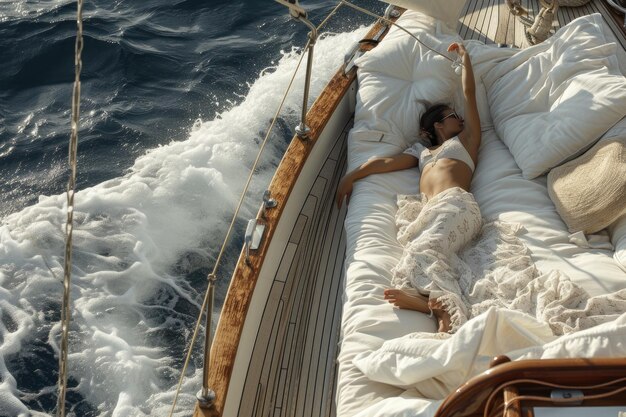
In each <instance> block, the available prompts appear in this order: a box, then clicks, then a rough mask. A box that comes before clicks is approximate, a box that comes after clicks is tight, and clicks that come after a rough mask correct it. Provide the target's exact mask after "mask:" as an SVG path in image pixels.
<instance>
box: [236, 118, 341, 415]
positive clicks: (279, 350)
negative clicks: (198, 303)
mask: <svg viewBox="0 0 626 417" xmlns="http://www.w3.org/2000/svg"><path fill="white" fill-rule="evenodd" d="M351 126H352V123H351V122H350V123H349V124H348V125H346V126H345V129H344V131H343V132H342V133H341V135H340V136H339V137H338V138H337V141H336V145H335V147H334V149H333V151H332V152H331V155H330V156H329V158H328V159H327V160H326V163H325V164H324V166H323V168H322V170H321V171H320V173H319V175H318V177H317V179H316V181H315V183H314V184H313V186H312V187H311V190H310V192H309V195H308V198H307V199H306V202H305V204H304V207H303V209H302V211H301V212H300V214H299V216H298V220H297V223H296V227H295V228H294V230H293V233H292V234H291V236H290V238H289V243H288V245H287V247H286V249H285V251H284V254H283V256H282V259H281V262H280V266H279V269H278V273H277V275H276V279H275V281H274V284H273V285H272V289H271V291H270V294H271V295H270V298H269V300H268V303H267V305H266V307H265V311H263V320H262V323H263V325H262V327H261V328H260V330H259V334H258V337H257V340H256V343H255V348H254V352H253V356H252V361H251V366H250V369H249V371H248V375H247V378H246V383H245V387H244V398H250V399H252V398H254V401H252V400H248V401H244V402H242V403H241V405H240V408H239V412H238V413H237V415H238V416H240V417H253V416H256V417H261V416H273V417H290V416H332V415H334V408H333V400H334V386H335V379H336V377H335V371H336V369H335V368H336V366H335V358H336V357H337V352H336V351H337V346H338V342H339V340H338V337H339V323H340V320H341V292H342V291H341V290H342V286H341V276H342V271H343V260H344V254H345V242H344V237H343V233H342V231H343V219H344V217H345V212H344V211H341V212H339V211H338V210H337V209H336V206H335V204H334V195H335V190H336V188H337V183H338V182H339V179H340V178H341V175H342V174H343V172H344V170H345V167H344V164H345V161H346V157H345V152H346V146H345V144H346V136H347V134H348V130H349V129H350V128H351ZM329 329H330V331H329ZM278 364H279V365H278ZM277 365H278V366H277Z"/></svg>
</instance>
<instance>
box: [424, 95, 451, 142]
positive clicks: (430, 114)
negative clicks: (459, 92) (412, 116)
mask: <svg viewBox="0 0 626 417" xmlns="http://www.w3.org/2000/svg"><path fill="white" fill-rule="evenodd" d="M449 108H450V106H448V105H447V104H443V103H441V104H435V105H433V106H430V107H429V108H428V110H426V111H425V112H424V114H422V117H421V118H420V129H421V131H422V133H423V134H424V135H425V136H427V137H428V139H430V143H431V144H432V145H439V139H438V138H437V132H435V123H437V122H439V121H441V119H442V118H443V112H444V110H447V109H449Z"/></svg>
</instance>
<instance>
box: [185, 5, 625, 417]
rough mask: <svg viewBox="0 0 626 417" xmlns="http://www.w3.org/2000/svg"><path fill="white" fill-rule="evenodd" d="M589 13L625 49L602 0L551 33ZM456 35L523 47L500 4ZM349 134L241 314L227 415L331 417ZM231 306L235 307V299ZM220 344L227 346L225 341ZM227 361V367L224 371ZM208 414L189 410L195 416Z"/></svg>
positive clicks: (563, 17)
mask: <svg viewBox="0 0 626 417" xmlns="http://www.w3.org/2000/svg"><path fill="white" fill-rule="evenodd" d="M523 5H524V7H526V8H527V9H528V10H529V12H530V14H531V16H532V15H534V14H535V13H537V12H538V11H539V7H538V2H537V1H536V0H523ZM596 12H600V13H602V14H603V15H604V16H606V17H607V21H609V24H610V25H611V28H612V30H613V31H614V33H615V35H616V37H617V38H618V40H619V42H620V43H621V44H622V46H623V47H624V48H626V35H625V32H624V30H623V29H622V28H621V25H620V23H619V22H620V19H622V18H621V17H619V16H618V18H615V19H614V18H613V17H612V16H611V13H610V11H609V9H608V6H607V5H606V4H605V3H604V0H593V1H591V2H590V3H588V4H587V5H585V6H582V7H578V8H568V7H561V8H560V9H559V11H558V19H557V20H556V21H555V22H554V29H557V28H558V27H560V26H562V25H565V24H567V23H568V22H570V21H571V20H573V19H575V18H578V17H580V16H582V15H586V14H590V13H596ZM457 29H458V32H459V33H460V35H461V36H462V37H463V38H465V39H478V40H480V41H483V42H485V43H492V44H493V43H495V44H503V45H511V46H516V47H522V48H523V47H526V46H528V43H527V41H526V37H525V34H524V25H523V24H522V23H521V21H520V20H519V19H518V18H517V17H515V16H513V15H511V14H510V13H509V10H508V8H507V7H506V5H505V4H504V0H468V2H467V4H466V6H465V9H464V12H463V17H462V18H461V19H460V20H459V25H458V28H457ZM350 127H351V122H350V123H348V124H347V125H345V126H344V129H343V132H342V133H341V134H340V135H339V136H338V137H337V140H336V143H335V145H334V148H333V150H332V152H331V153H330V156H329V157H328V158H327V159H326V162H325V163H324V164H323V167H322V169H321V170H320V172H319V174H318V175H317V178H316V180H315V181H314V183H313V185H312V186H311V188H310V190H309V192H308V197H307V198H306V199H305V203H304V205H303V206H302V210H301V211H300V213H299V215H298V218H297V221H296V227H295V228H294V229H293V231H292V232H291V235H290V236H289V238H288V242H287V244H286V246H285V249H284V251H283V253H282V254H281V256H280V266H279V268H278V270H277V272H276V274H275V278H274V281H273V283H272V284H271V288H270V290H269V298H268V300H267V303H266V304H265V306H264V307H263V308H260V309H256V310H255V311H253V310H252V309H251V310H250V311H248V314H253V315H262V320H261V322H262V324H261V327H260V329H259V331H258V334H257V336H256V339H255V340H254V347H253V350H252V359H251V362H250V363H251V365H250V367H249V369H248V373H247V375H246V376H245V381H243V396H242V398H243V399H242V400H241V402H240V403H239V406H238V408H237V410H236V411H235V414H234V415H237V416H240V417H253V416H257V417H261V416H262V417H268V416H271V417H281V416H316V417H317V416H334V415H335V414H336V413H335V408H334V395H335V394H334V393H335V387H336V357H337V348H338V343H339V331H340V330H339V328H340V326H339V323H340V320H341V305H342V301H341V294H342V290H343V284H342V278H343V272H344V265H343V262H344V254H345V238H344V234H343V220H344V216H345V211H337V209H336V207H335V204H334V194H335V189H336V186H337V183H338V181H339V179H340V178H341V175H342V174H343V172H344V170H345V166H344V165H345V161H346V157H345V153H346V140H345V139H346V136H347V132H348V130H349V129H350ZM288 152H289V151H288ZM286 172H287V173H286V174H285V175H287V176H291V177H293V175H295V174H294V172H295V171H293V170H287V171H286ZM283 181H286V182H289V181H292V178H283ZM273 194H274V192H273ZM344 207H345V205H344ZM252 269H254V268H252ZM246 279H249V278H246V277H242V278H241V280H242V282H246V281H245V280H246ZM231 285H232V284H231ZM251 286H252V287H253V285H251ZM237 302H239V303H242V301H241V300H240V299H238V301H237ZM246 302H247V303H249V301H246ZM233 308H234V309H235V310H236V307H233ZM246 309H247V306H246ZM235 310H233V311H235ZM242 310H243V309H242ZM233 314H234V313H233ZM221 337H222V338H223V339H224V340H227V341H228V342H229V343H231V341H229V340H228V337H225V336H221ZM231 339H233V340H232V343H231V344H232V345H233V348H236V343H238V339H236V338H235V337H234V336H233V337H232V338H231ZM220 340H221V339H220ZM231 353H232V352H231ZM218 360H221V359H219V358H218V359H217V360H216V361H218ZM228 361H230V359H228V360H225V363H226V362H228ZM228 363H230V362H228ZM228 366H231V365H228ZM228 366H226V365H225V367H224V369H223V373H222V374H219V375H218V376H216V377H215V378H217V379H214V380H213V382H216V381H220V380H224V378H227V377H228V378H229V375H230V372H231V371H232V368H228ZM220 369H221V368H220ZM219 394H220V395H224V394H225V392H223V391H221V392H220V393H219ZM220 407H223V405H222V406H220ZM221 409H222V408H220V410H221ZM214 411H215V410H214ZM232 411H233V410H231V412H232ZM211 414H212V413H209V412H208V411H202V410H199V409H196V414H195V415H196V416H203V415H211ZM229 414H230V413H229Z"/></svg>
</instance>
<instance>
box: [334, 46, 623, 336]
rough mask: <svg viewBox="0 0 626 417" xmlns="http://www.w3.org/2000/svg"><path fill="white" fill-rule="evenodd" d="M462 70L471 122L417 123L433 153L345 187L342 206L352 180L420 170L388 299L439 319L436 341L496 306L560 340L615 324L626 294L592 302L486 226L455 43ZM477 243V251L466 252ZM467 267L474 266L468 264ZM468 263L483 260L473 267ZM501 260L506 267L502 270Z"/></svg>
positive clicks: (397, 159) (436, 113)
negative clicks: (529, 318)
mask: <svg viewBox="0 0 626 417" xmlns="http://www.w3.org/2000/svg"><path fill="white" fill-rule="evenodd" d="M448 51H455V52H456V53H457V54H458V55H459V56H460V58H461V60H462V63H463V67H462V68H463V70H462V76H461V77H462V88H463V96H464V100H465V119H463V118H462V117H460V116H459V115H458V114H457V113H456V112H455V111H454V110H453V109H452V108H450V107H448V106H447V105H441V104H440V105H435V106H433V107H431V108H429V109H428V110H427V111H426V112H425V113H424V115H423V116H422V118H421V120H420V126H421V130H422V134H423V135H425V136H427V137H428V139H429V140H430V141H431V143H432V144H433V146H432V147H430V148H426V147H424V146H423V145H421V144H419V143H416V144H415V145H413V146H412V147H411V148H409V149H407V150H406V151H404V152H403V153H401V154H398V155H394V156H390V157H379V158H374V159H371V160H369V161H367V162H365V163H364V164H363V165H361V166H360V167H358V168H357V169H355V170H354V171H352V172H350V173H348V174H346V176H345V177H344V178H342V180H341V182H340V183H339V187H338V190H337V204H338V206H341V203H342V202H343V200H344V198H347V199H348V202H349V198H350V194H351V192H352V188H353V184H354V182H355V181H357V180H359V179H361V178H364V177H366V176H368V175H371V174H379V173H385V172H392V171H398V170H403V169H408V168H414V167H416V166H419V169H420V171H421V176H420V184H419V185H420V192H421V194H420V195H418V196H399V198H398V214H397V216H396V221H397V223H398V226H399V232H398V240H399V242H400V243H401V244H403V245H404V251H403V255H402V257H401V259H400V261H399V263H398V265H397V266H396V267H395V268H394V269H393V271H392V272H393V277H392V281H391V284H392V285H393V286H394V287H395V288H390V289H387V290H385V292H384V297H385V299H386V300H388V301H389V302H390V303H392V304H394V305H395V306H397V307H399V308H404V309H412V310H417V311H419V312H422V313H431V314H434V315H435V316H436V318H437V321H438V325H439V332H445V333H454V332H456V331H457V330H458V328H459V327H460V326H461V325H462V324H463V323H465V322H466V321H467V320H468V319H469V318H471V317H474V316H476V315H478V314H480V313H482V312H484V311H486V310H487V309H489V308H490V307H492V306H496V307H503V308H509V309H515V310H519V311H522V312H524V313H528V314H531V315H533V316H534V317H536V318H537V319H540V320H541V321H544V322H548V323H549V324H550V326H551V328H552V330H553V332H554V333H555V334H563V333H568V332H571V331H574V330H580V329H582V328H587V327H592V326H594V325H596V324H599V323H602V322H605V321H609V320H613V319H615V318H616V317H617V315H618V314H619V313H620V312H623V311H625V309H626V301H625V300H624V298H625V297H624V294H621V293H620V294H613V295H612V296H605V298H602V297H596V298H594V299H591V300H589V296H588V295H587V293H586V292H585V291H584V290H583V289H582V288H580V287H579V286H577V285H575V284H573V283H572V282H571V281H570V280H569V279H568V278H567V277H566V276H564V275H563V274H561V273H559V272H558V271H553V272H552V273H550V274H547V275H544V276H539V274H538V272H537V270H536V269H535V267H534V264H533V262H532V260H531V258H530V256H529V254H528V251H527V249H526V247H525V246H524V245H523V243H522V242H521V241H520V240H519V239H517V237H516V236H515V233H514V232H512V231H511V229H510V227H507V226H506V225H504V224H498V223H497V222H494V223H490V224H487V225H484V224H483V221H482V217H481V213H480V209H479V207H478V204H477V203H476V200H475V199H474V196H473V195H472V194H471V193H470V192H469V189H470V183H471V180H472V176H473V173H474V168H475V164H476V163H477V158H478V148H479V146H480V141H481V132H480V119H479V114H478V107H477V103H476V95H475V81H474V74H473V70H472V64H471V61H470V57H469V54H468V52H467V50H466V49H465V47H464V46H463V45H462V44H458V43H453V44H451V45H450V46H449V47H448ZM479 235H480V236H481V238H480V239H478V240H479V241H480V242H481V243H479V244H476V242H474V243H473V244H472V245H468V244H469V243H470V242H472V241H474V240H475V239H477V237H478V236H479ZM465 260H468V261H467V262H465ZM471 260H478V261H477V262H475V263H474V264H473V265H472V262H471ZM503 261H504V262H503Z"/></svg>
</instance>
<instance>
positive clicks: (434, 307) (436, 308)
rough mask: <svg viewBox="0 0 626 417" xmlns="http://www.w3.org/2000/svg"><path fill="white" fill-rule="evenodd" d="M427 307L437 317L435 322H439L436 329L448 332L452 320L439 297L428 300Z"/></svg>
mask: <svg viewBox="0 0 626 417" xmlns="http://www.w3.org/2000/svg"><path fill="white" fill-rule="evenodd" d="M428 307H429V308H430V310H431V311H432V312H433V314H434V315H435V317H437V323H438V324H439V329H438V331H439V332H441V333H448V332H449V331H450V327H451V323H452V320H451V319H450V313H448V312H447V311H446V310H445V309H444V308H443V306H442V305H441V301H439V299H434V300H428Z"/></svg>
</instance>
